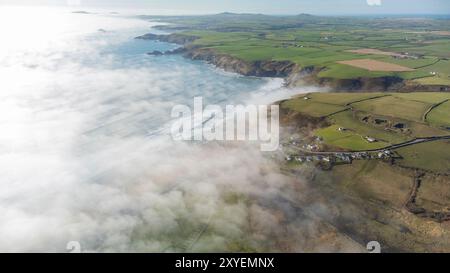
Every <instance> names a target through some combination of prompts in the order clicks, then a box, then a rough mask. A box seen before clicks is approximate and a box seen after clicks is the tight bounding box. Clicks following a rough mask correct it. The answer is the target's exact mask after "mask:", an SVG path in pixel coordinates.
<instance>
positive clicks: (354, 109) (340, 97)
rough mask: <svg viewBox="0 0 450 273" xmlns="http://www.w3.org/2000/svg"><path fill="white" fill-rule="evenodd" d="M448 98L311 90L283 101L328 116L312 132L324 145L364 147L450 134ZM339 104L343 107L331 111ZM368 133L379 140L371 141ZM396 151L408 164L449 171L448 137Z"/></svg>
mask: <svg viewBox="0 0 450 273" xmlns="http://www.w3.org/2000/svg"><path fill="white" fill-rule="evenodd" d="M305 97H307V98H308V99H307V100H305V99H304V98H305ZM449 99H450V93H444V92H427V93H420V92H418V93H311V94H307V95H302V96H298V97H296V98H293V99H290V100H287V101H284V102H282V103H281V107H282V108H283V109H289V110H291V111H297V112H301V113H303V114H306V115H310V116H314V117H318V118H323V119H326V120H328V122H329V123H330V124H331V125H330V126H328V127H324V128H320V129H316V130H315V131H314V132H313V133H314V135H315V136H318V137H321V139H322V140H323V142H324V144H326V145H328V146H331V147H335V148H340V149H344V150H349V151H364V150H373V149H380V148H384V147H388V146H390V145H393V144H398V143H403V142H406V141H409V140H413V139H415V138H420V137H433V136H447V135H450V128H449V125H450V124H449V123H450V101H446V100H449ZM443 101H444V103H442V102H443ZM436 105H437V106H436ZM433 106H436V107H434V108H433ZM339 109H343V110H341V111H340V112H337V113H334V114H333V112H334V111H336V110H339ZM430 109H431V111H430ZM426 112H428V115H426V116H425V115H424V114H425V113H426ZM424 117H425V119H424ZM400 124H401V126H400ZM396 126H398V128H397V127H396ZM367 137H370V138H373V139H375V140H376V141H375V142H369V141H368V140H367ZM396 152H398V154H399V155H400V156H401V157H402V159H398V163H399V164H400V165H402V166H404V167H410V168H420V169H424V170H428V171H432V172H439V173H450V141H449V140H440V141H435V142H428V143H422V144H417V145H413V146H408V147H403V148H400V149H398V150H396Z"/></svg>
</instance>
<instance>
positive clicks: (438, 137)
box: [296, 135, 450, 155]
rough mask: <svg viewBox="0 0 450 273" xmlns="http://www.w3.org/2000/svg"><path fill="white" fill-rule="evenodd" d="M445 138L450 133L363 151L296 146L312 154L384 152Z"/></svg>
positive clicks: (449, 137)
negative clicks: (316, 149) (314, 149)
mask: <svg viewBox="0 0 450 273" xmlns="http://www.w3.org/2000/svg"><path fill="white" fill-rule="evenodd" d="M444 139H450V135H449V136H434V137H424V138H416V139H413V140H410V141H406V142H403V143H398V144H394V145H391V146H387V147H384V148H380V149H372V150H361V151H350V152H347V151H337V152H313V151H307V150H304V149H301V148H298V147H296V148H297V149H298V150H300V151H302V152H303V153H305V154H311V155H336V154H343V153H345V154H352V153H364V152H382V151H386V150H396V149H399V148H403V147H407V146H411V145H416V144H420V143H425V142H431V141H438V140H444Z"/></svg>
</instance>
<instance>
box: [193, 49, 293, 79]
mask: <svg viewBox="0 0 450 273" xmlns="http://www.w3.org/2000/svg"><path fill="white" fill-rule="evenodd" d="M184 55H185V56H186V57H188V58H191V59H193V60H203V61H206V62H208V63H210V64H213V65H215V66H217V67H219V68H222V69H224V70H225V71H230V72H236V73H239V74H242V75H245V76H257V77H287V76H289V75H290V74H291V73H292V72H293V71H294V70H295V69H296V65H295V64H294V63H292V62H289V61H254V62H248V61H244V60H241V59H239V58H236V57H233V56H230V55H226V54H220V53H216V52H215V51H214V50H211V49H197V48H190V49H187V51H186V53H185V54H184Z"/></svg>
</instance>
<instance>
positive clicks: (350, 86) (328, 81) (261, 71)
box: [136, 33, 450, 92]
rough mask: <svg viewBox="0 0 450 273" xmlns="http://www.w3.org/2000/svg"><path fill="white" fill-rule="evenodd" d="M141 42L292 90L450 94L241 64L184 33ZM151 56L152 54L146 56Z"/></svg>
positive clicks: (403, 83) (408, 84) (278, 64)
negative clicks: (169, 46) (169, 45)
mask: <svg viewBox="0 0 450 273" xmlns="http://www.w3.org/2000/svg"><path fill="white" fill-rule="evenodd" d="M136 39H142V40H154V41H161V42H167V43H173V44H177V45H180V46H181V47H180V48H177V49H175V50H172V51H167V52H157V53H156V54H154V55H164V54H181V55H183V56H184V57H185V58H189V59H192V60H201V61H205V62H207V63H209V64H212V65H215V66H216V67H218V68H221V69H223V70H225V71H227V72H233V73H238V74H241V75H244V76H255V77H281V78H284V80H285V86H286V87H290V88H294V87H298V86H301V85H315V86H318V87H322V88H328V89H331V90H332V91H335V92H339V91H347V92H359V91H365V92H380V91H381V92H388V91H397V92H416V91H422V92H443V91H450V87H449V86H445V85H420V84H417V83H413V82H412V81H408V80H404V79H402V78H400V77H397V76H383V77H374V78H362V77H361V78H354V79H336V78H324V77H319V73H320V72H321V71H322V70H323V68H321V67H314V66H306V67H301V66H300V65H298V64H296V63H294V62H291V61H275V60H262V61H244V60H242V59H239V58H236V57H234V56H231V55H228V54H223V53H218V52H216V51H214V50H213V49H210V48H202V47H199V46H197V45H195V43H194V42H195V40H196V39H198V37H196V36H188V35H184V34H178V33H171V34H153V33H148V34H144V35H141V36H138V37H136ZM149 54H151V55H153V54H152V53H149Z"/></svg>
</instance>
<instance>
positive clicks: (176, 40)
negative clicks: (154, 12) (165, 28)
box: [135, 33, 198, 45]
mask: <svg viewBox="0 0 450 273" xmlns="http://www.w3.org/2000/svg"><path fill="white" fill-rule="evenodd" d="M135 39H141V40H153V41H161V42H166V43H172V44H178V45H186V44H189V43H192V42H193V41H195V40H197V39H198V37H196V36H190V35H184V34H177V33H173V34H169V35H158V34H153V33H147V34H144V35H142V36H138V37H136V38H135Z"/></svg>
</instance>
